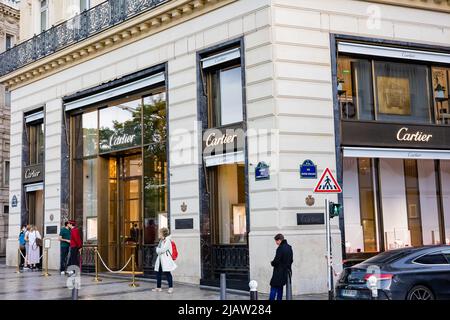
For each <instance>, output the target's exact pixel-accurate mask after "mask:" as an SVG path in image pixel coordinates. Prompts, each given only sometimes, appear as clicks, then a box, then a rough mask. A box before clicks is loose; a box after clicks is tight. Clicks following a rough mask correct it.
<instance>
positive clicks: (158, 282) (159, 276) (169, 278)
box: [156, 263, 173, 288]
mask: <svg viewBox="0 0 450 320" xmlns="http://www.w3.org/2000/svg"><path fill="white" fill-rule="evenodd" d="M163 273H164V274H165V275H166V277H167V282H168V283H169V288H173V279H172V274H171V273H170V272H163V271H162V267H161V263H160V264H159V271H158V273H157V274H156V287H157V288H161V282H162V274H163Z"/></svg>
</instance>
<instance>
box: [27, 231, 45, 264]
mask: <svg viewBox="0 0 450 320" xmlns="http://www.w3.org/2000/svg"><path fill="white" fill-rule="evenodd" d="M37 239H42V237H41V234H40V233H39V230H37V229H36V226H34V225H32V226H31V228H30V231H29V232H28V264H30V265H31V269H36V264H38V263H39V260H40V257H39V253H40V250H39V245H38V243H37Z"/></svg>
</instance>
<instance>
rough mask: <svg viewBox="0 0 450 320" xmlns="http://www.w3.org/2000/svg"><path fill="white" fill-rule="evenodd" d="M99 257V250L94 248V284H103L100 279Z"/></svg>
mask: <svg viewBox="0 0 450 320" xmlns="http://www.w3.org/2000/svg"><path fill="white" fill-rule="evenodd" d="M98 255H99V253H98V250H97V248H94V263H95V278H94V280H92V281H94V282H101V281H102V279H100V278H99V277H98Z"/></svg>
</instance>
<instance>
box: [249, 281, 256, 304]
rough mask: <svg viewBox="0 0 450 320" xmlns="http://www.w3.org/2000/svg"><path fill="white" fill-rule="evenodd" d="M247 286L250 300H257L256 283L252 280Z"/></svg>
mask: <svg viewBox="0 0 450 320" xmlns="http://www.w3.org/2000/svg"><path fill="white" fill-rule="evenodd" d="M248 286H249V287H250V300H258V282H256V281H255V280H252V281H250V282H249V284H248Z"/></svg>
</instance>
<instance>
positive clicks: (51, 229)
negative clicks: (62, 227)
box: [45, 226, 58, 234]
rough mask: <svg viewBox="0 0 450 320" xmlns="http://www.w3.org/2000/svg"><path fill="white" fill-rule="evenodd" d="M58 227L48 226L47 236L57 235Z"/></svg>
mask: <svg viewBox="0 0 450 320" xmlns="http://www.w3.org/2000/svg"><path fill="white" fill-rule="evenodd" d="M57 233H58V226H47V227H46V228H45V234H57Z"/></svg>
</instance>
